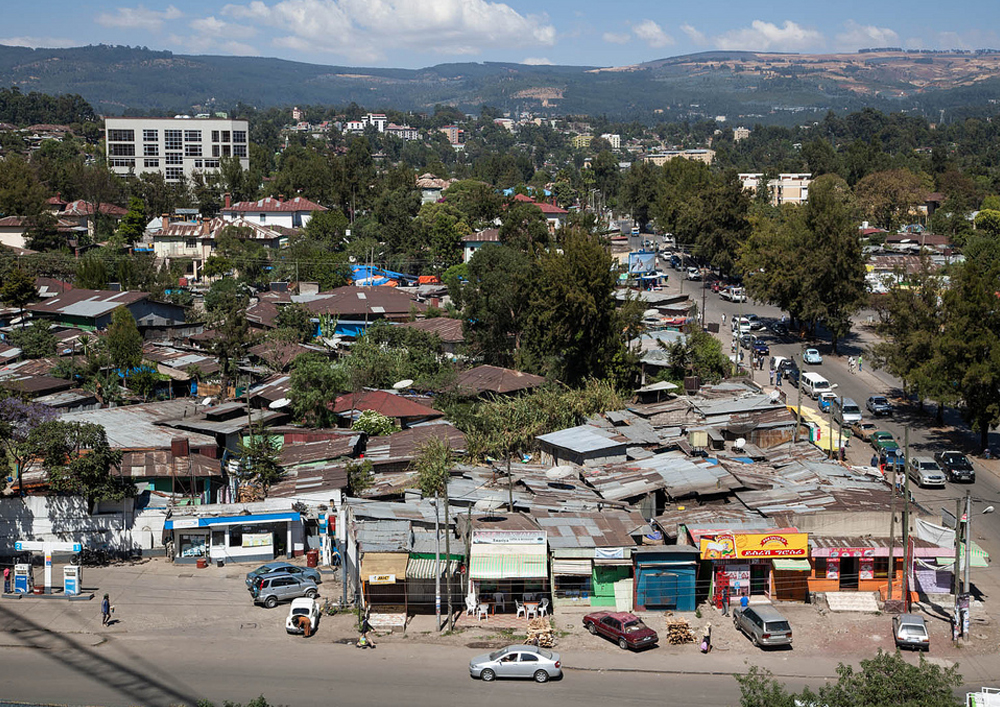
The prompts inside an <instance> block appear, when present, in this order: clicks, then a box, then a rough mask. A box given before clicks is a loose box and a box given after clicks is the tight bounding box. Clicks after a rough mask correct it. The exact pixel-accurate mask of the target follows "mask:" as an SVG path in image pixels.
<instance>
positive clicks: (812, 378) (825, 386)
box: [802, 371, 833, 400]
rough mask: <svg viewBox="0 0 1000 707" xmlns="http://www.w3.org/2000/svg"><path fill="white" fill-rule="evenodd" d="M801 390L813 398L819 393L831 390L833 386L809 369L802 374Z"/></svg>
mask: <svg viewBox="0 0 1000 707" xmlns="http://www.w3.org/2000/svg"><path fill="white" fill-rule="evenodd" d="M802 392H804V393H805V394H806V395H808V396H809V397H810V398H812V399H813V400H815V399H816V398H818V397H819V394H820V393H830V392H833V386H832V385H830V381H828V380H827V379H826V378H824V377H823V376H821V375H820V374H818V373H813V372H812V371H809V372H808V373H803V374H802Z"/></svg>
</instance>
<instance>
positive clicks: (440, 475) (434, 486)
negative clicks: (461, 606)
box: [413, 438, 455, 622]
mask: <svg viewBox="0 0 1000 707" xmlns="http://www.w3.org/2000/svg"><path fill="white" fill-rule="evenodd" d="M454 466H455V456H454V454H453V453H452V451H451V447H450V446H449V445H448V443H447V442H446V441H444V440H442V439H437V438H434V439H429V440H427V441H426V442H425V443H424V444H423V445H421V446H420V449H419V450H418V452H417V456H416V458H415V459H414V460H413V467H414V468H415V469H416V470H417V483H419V484H420V491H421V492H422V493H423V495H424V497H425V498H427V497H430V496H433V497H434V506H435V515H437V509H438V503H439V498H440V497H442V496H443V497H444V498H443V501H442V502H441V505H442V506H444V525H445V536H444V537H445V551H444V555H445V567H448V566H449V564H450V561H451V530H450V528H451V519H450V514H449V511H448V507H449V504H448V481H449V479H450V478H451V470H452V468H453V467H454ZM451 575H452V573H451V572H445V577H446V578H447V583H446V585H445V586H446V590H445V591H446V596H447V608H448V614H447V615H448V621H449V622H450V621H451V620H452V615H453V612H452V608H451Z"/></svg>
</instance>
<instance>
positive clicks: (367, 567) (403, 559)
mask: <svg viewBox="0 0 1000 707" xmlns="http://www.w3.org/2000/svg"><path fill="white" fill-rule="evenodd" d="M409 561H410V556H409V555H408V554H407V553H405V552H366V553H365V556H364V557H363V558H361V581H363V582H367V581H368V577H369V576H371V575H386V574H393V575H396V581H397V582H399V581H401V580H403V579H406V565H407V563H409Z"/></svg>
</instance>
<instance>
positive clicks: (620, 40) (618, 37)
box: [602, 32, 632, 44]
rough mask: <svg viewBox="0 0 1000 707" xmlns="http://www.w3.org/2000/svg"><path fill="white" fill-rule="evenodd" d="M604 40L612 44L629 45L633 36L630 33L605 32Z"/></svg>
mask: <svg viewBox="0 0 1000 707" xmlns="http://www.w3.org/2000/svg"><path fill="white" fill-rule="evenodd" d="M602 38H603V39H604V41H605V42H609V43H610V44H628V43H629V42H631V41H632V35H631V34H629V33H628V32H605V33H604V35H603V37H602Z"/></svg>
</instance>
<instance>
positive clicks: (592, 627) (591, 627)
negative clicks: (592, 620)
mask: <svg viewBox="0 0 1000 707" xmlns="http://www.w3.org/2000/svg"><path fill="white" fill-rule="evenodd" d="M587 630H588V631H590V635H591V636H596V635H597V626H595V625H594V624H587Z"/></svg>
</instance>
